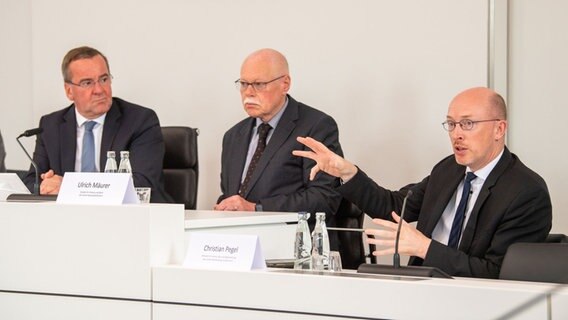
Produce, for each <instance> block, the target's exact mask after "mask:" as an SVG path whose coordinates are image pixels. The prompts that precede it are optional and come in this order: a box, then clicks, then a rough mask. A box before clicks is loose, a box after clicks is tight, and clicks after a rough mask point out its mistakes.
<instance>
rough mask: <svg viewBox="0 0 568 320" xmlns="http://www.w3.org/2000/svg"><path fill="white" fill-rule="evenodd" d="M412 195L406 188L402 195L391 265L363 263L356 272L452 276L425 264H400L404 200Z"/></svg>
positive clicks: (412, 275)
mask: <svg viewBox="0 0 568 320" xmlns="http://www.w3.org/2000/svg"><path fill="white" fill-rule="evenodd" d="M410 196H412V191H411V190H408V193H407V194H406V196H405V197H404V200H403V202H402V210H401V212H400V221H399V222H398V227H397V229H396V238H395V243H394V256H393V265H392V266H389V265H382V264H370V263H363V264H362V265H360V266H359V268H358V269H357V273H373V274H384V275H395V276H410V277H436V278H450V279H451V278H452V277H450V276H449V275H448V274H447V273H445V272H444V271H442V270H440V269H438V268H435V267H425V266H406V267H401V266H400V254H399V253H398V246H399V244H398V243H399V240H400V230H401V227H402V224H403V223H404V212H405V211H406V200H407V199H408V198H409V197H410Z"/></svg>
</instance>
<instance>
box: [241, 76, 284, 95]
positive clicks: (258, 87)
mask: <svg viewBox="0 0 568 320" xmlns="http://www.w3.org/2000/svg"><path fill="white" fill-rule="evenodd" d="M285 76H286V75H282V76H280V77H278V78H274V79H272V80H270V81H266V82H246V81H242V80H241V79H237V80H235V87H236V88H237V89H238V90H240V91H245V90H246V89H247V88H248V86H252V87H253V88H254V90H255V91H263V90H264V89H266V86H267V85H268V84H269V83H271V82H274V81H276V80H279V79H282V78H284V77H285Z"/></svg>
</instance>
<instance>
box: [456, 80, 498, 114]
mask: <svg viewBox="0 0 568 320" xmlns="http://www.w3.org/2000/svg"><path fill="white" fill-rule="evenodd" d="M460 105H476V106H478V107H479V108H486V109H487V110H486V111H487V114H488V116H490V117H492V118H495V119H500V120H507V106H506V104H505V100H504V99H503V97H501V95H500V94H498V93H497V92H495V91H493V90H491V89H489V88H484V87H477V88H471V89H467V90H465V91H462V92H460V93H459V94H458V95H457V96H455V97H454V99H453V100H452V102H451V103H450V107H452V106H460Z"/></svg>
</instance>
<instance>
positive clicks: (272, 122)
mask: <svg viewBox="0 0 568 320" xmlns="http://www.w3.org/2000/svg"><path fill="white" fill-rule="evenodd" d="M286 107H288V96H286V100H285V101H284V105H283V106H282V108H280V111H278V113H277V114H275V115H274V117H272V119H270V121H268V124H269V125H270V126H271V127H272V129H275V128H276V126H277V125H278V122H280V119H281V118H282V114H284V110H286ZM261 124H262V120H260V118H256V123H255V127H258V126H259V125H261Z"/></svg>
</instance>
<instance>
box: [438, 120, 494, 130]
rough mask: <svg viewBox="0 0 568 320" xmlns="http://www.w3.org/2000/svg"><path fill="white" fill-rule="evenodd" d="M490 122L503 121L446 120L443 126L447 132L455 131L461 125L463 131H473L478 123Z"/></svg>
mask: <svg viewBox="0 0 568 320" xmlns="http://www.w3.org/2000/svg"><path fill="white" fill-rule="evenodd" d="M489 121H501V119H488V120H471V119H463V120H460V121H453V120H446V121H444V122H442V126H443V127H444V129H446V131H450V132H451V131H454V129H455V128H456V126H457V125H459V126H460V127H461V128H462V130H465V131H469V130H471V129H473V127H474V126H475V124H476V123H478V122H489Z"/></svg>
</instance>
